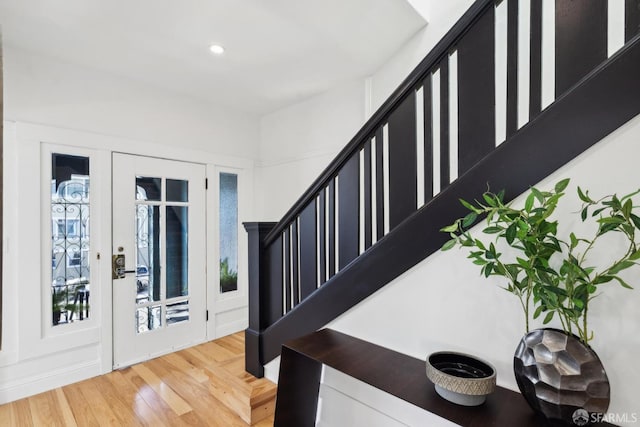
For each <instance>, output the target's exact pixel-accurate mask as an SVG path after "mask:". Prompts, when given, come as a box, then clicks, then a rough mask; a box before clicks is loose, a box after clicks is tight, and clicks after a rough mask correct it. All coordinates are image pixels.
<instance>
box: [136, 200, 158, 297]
mask: <svg viewBox="0 0 640 427" xmlns="http://www.w3.org/2000/svg"><path fill="white" fill-rule="evenodd" d="M159 299H160V208H159V207H157V206H153V205H146V204H140V205H137V206H136V302H137V303H138V304H141V303H146V302H149V301H158V300H159Z"/></svg>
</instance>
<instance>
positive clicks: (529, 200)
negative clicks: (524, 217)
mask: <svg viewBox="0 0 640 427" xmlns="http://www.w3.org/2000/svg"><path fill="white" fill-rule="evenodd" d="M534 199H535V194H533V193H531V194H529V196H527V200H526V201H525V202H524V210H525V211H527V212H531V208H533V201H534Z"/></svg>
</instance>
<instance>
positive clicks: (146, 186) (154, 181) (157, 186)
mask: <svg viewBox="0 0 640 427" xmlns="http://www.w3.org/2000/svg"><path fill="white" fill-rule="evenodd" d="M161 192H162V179H160V178H149V177H146V176H136V200H153V201H159V200H160V194H161Z"/></svg>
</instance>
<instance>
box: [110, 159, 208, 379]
mask: <svg viewBox="0 0 640 427" xmlns="http://www.w3.org/2000/svg"><path fill="white" fill-rule="evenodd" d="M112 158H113V170H112V183H113V193H112V209H115V208H116V206H118V205H122V206H125V207H126V209H129V210H130V211H128V212H126V213H124V214H123V215H116V213H115V211H114V212H113V214H112V215H113V229H112V234H113V238H112V239H113V255H114V256H115V255H125V256H126V265H125V267H126V269H127V270H130V271H133V272H135V271H136V270H137V264H138V260H137V259H136V253H137V251H136V243H135V242H136V238H135V230H134V227H133V224H134V215H133V214H134V208H136V206H138V202H136V200H135V194H134V192H133V189H134V185H133V184H134V180H135V177H136V176H137V175H138V174H140V175H143V176H161V177H167V179H181V180H188V181H189V190H188V191H189V193H188V201H187V202H186V203H187V204H184V206H189V210H188V227H189V228H188V231H187V233H188V236H189V238H188V242H189V243H188V245H189V250H188V275H189V278H188V283H189V287H188V289H189V293H188V295H187V296H186V300H187V301H189V302H188V304H189V311H188V313H189V318H188V320H186V321H183V322H179V323H177V324H174V325H169V324H167V323H166V322H167V320H166V319H165V317H164V316H165V314H166V313H165V309H166V308H165V303H164V302H163V301H164V300H163V299H161V300H159V301H158V303H157V304H151V305H150V307H152V306H160V307H161V314H160V321H161V326H160V328H159V329H157V330H154V331H148V332H143V333H138V332H135V330H136V326H135V322H134V313H136V312H137V310H138V305H137V304H136V302H135V301H134V300H135V299H137V294H138V292H137V290H136V275H135V274H133V273H129V274H125V276H124V277H123V278H121V279H114V280H113V281H112V286H113V288H112V295H113V307H112V316H113V354H114V360H113V364H114V367H116V368H121V367H123V366H129V365H132V364H134V363H138V362H140V361H144V360H147V359H150V358H153V357H156V356H159V355H162V354H166V353H170V352H173V351H176V350H178V349H180V348H183V347H188V346H191V345H194V344H198V343H201V342H204V341H205V340H206V337H207V322H206V320H205V316H206V310H207V287H208V286H207V280H206V277H207V272H206V267H207V262H206V259H207V256H206V253H207V242H206V236H203V235H202V232H203V231H204V230H206V224H207V209H206V190H205V178H206V168H205V165H204V164H202V163H192V162H182V161H175V160H167V159H160V158H157V157H150V156H140V155H137V154H136V155H131V154H123V153H113V156H112ZM116 168H118V169H117V170H116ZM162 181H163V182H164V179H163V180H162ZM116 186H123V187H124V188H121V189H116V188H115V187H116ZM165 191H166V187H165V185H164V184H163V185H162V198H161V200H159V201H158V202H151V203H150V205H157V206H158V207H159V209H160V218H161V219H160V221H161V222H160V223H163V222H164V221H166V219H167V215H168V211H167V212H165V210H164V209H163V208H160V206H170V205H174V204H175V205H180V206H182V205H183V203H182V202H169V201H166V200H165V199H164V196H165V194H166V193H165ZM128 193H130V194H128ZM145 204H146V203H145ZM136 209H137V208H136ZM156 209H158V208H156ZM162 230H163V231H162V233H161V235H160V236H159V238H160V240H159V242H158V243H159V249H160V252H159V256H160V266H162V268H163V271H162V273H161V274H160V283H161V285H160V286H161V291H160V292H161V295H162V294H163V290H162V289H165V280H166V274H167V272H168V271H169V270H168V265H167V264H166V262H167V260H166V258H165V257H166V252H165V249H166V248H167V242H166V241H165V238H166V236H167V234H166V231H167V230H168V229H167V228H166V227H165V228H163V229H162ZM163 242H164V243H163ZM149 286H151V285H149ZM149 290H150V288H149ZM179 300H180V301H182V300H183V298H179ZM129 315H130V316H131V317H129ZM149 315H150V314H149Z"/></svg>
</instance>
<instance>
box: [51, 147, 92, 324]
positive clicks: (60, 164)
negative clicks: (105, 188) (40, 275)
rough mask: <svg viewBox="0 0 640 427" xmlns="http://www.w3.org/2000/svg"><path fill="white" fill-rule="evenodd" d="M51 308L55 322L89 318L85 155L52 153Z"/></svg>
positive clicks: (87, 187)
mask: <svg viewBox="0 0 640 427" xmlns="http://www.w3.org/2000/svg"><path fill="white" fill-rule="evenodd" d="M51 171H52V173H51V175H52V176H51V311H52V313H53V319H52V323H53V325H58V324H62V323H70V322H75V321H78V320H83V319H87V318H88V317H89V277H90V275H89V253H90V245H89V241H90V236H89V206H90V203H89V201H90V199H89V158H88V157H80V156H69V155H66V154H57V153H54V154H52V159H51Z"/></svg>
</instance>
